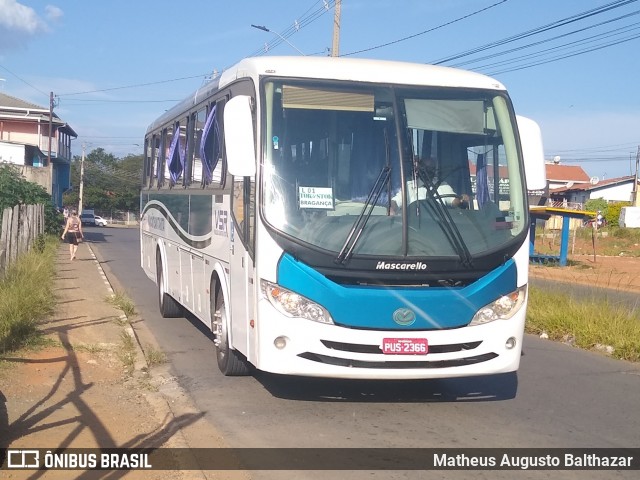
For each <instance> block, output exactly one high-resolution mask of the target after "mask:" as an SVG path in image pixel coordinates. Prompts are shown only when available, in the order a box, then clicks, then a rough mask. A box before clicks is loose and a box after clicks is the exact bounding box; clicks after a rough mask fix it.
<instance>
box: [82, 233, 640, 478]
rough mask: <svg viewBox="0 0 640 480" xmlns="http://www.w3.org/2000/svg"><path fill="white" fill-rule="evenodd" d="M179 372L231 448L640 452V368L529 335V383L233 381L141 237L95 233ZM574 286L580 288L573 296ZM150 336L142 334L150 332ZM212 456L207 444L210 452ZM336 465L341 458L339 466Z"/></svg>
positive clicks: (503, 378) (584, 474) (383, 474)
mask: <svg viewBox="0 0 640 480" xmlns="http://www.w3.org/2000/svg"><path fill="white" fill-rule="evenodd" d="M85 233H86V238H87V239H88V240H89V241H91V242H92V246H93V248H95V249H96V250H97V251H98V253H99V255H100V256H101V257H102V258H104V259H105V266H106V267H107V272H111V274H113V275H115V277H117V279H118V282H119V283H120V284H121V285H123V287H124V289H125V291H126V293H127V294H128V295H129V297H130V298H131V299H132V300H133V301H134V302H135V304H136V308H137V310H138V312H139V313H140V315H141V317H142V319H143V321H144V324H145V326H146V327H147V328H148V329H150V330H151V331H152V332H153V335H154V336H155V338H156V340H157V342H158V344H159V346H160V348H161V349H162V350H163V351H164V352H165V354H166V355H167V357H168V360H169V362H170V366H171V370H172V373H173V375H175V376H176V378H177V379H178V381H179V383H180V385H181V386H182V388H183V389H184V390H185V391H186V392H187V393H188V395H189V397H190V398H191V400H192V401H193V403H194V404H195V405H196V406H197V408H198V409H199V410H201V411H202V412H204V413H205V415H206V418H207V420H209V421H210V422H211V423H212V424H214V425H215V426H216V427H217V428H218V429H219V431H221V432H222V433H223V435H224V438H225V440H226V442H227V443H228V444H229V446H231V447H310V448H328V447H337V448H357V447H370V448H371V447H376V448H378V447H379V448H391V447H393V448H397V449H409V448H416V447H420V448H432V447H437V448H446V447H452V448H477V447H495V448H507V447H539V448H553V447H563V448H566V447H575V448H578V447H585V448H599V447H603V448H604V447H621V448H631V447H634V448H638V447H640V414H639V413H638V399H640V367H638V366H637V365H634V364H631V363H627V362H622V361H617V360H613V359H610V358H607V357H605V356H602V355H600V354H596V353H591V352H585V351H581V350H578V349H576V348H572V347H569V346H567V345H563V344H559V343H553V342H550V341H548V340H540V339H538V338H536V337H534V336H526V338H525V345H524V357H523V359H522V362H521V367H520V371H519V372H518V373H517V374H509V375H500V376H493V377H480V378H470V379H455V380H434V381H384V382H372V381H352V380H351V381H336V380H324V379H306V378H299V377H278V376H274V375H269V374H264V373H259V372H258V373H256V374H255V375H254V376H250V377H224V376H223V375H221V374H220V373H219V371H218V369H217V366H216V362H215V354H214V347H213V344H212V342H211V339H210V336H209V335H207V332H205V331H204V330H203V329H202V328H200V325H199V322H198V321H197V320H195V319H192V320H189V319H163V318H161V317H160V315H159V313H158V308H157V297H156V295H157V294H156V287H155V284H154V283H153V282H151V281H150V280H148V279H147V277H146V275H145V274H144V272H143V271H142V269H141V268H140V266H139V265H140V261H139V234H138V231H137V229H124V228H102V229H98V228H87V229H86V232H85ZM567 288H568V287H567ZM138 328H140V327H138ZM201 446H202V447H206V445H201ZM327 462H330V459H327ZM337 473H339V475H337V476H336V472H334V473H331V472H327V471H324V472H323V471H319V472H253V473H252V476H253V478H265V479H271V478H274V479H275V478H384V479H388V478H452V479H465V478H487V479H488V478H492V479H503V478H504V479H510V478H514V477H517V478H533V479H538V478H540V479H541V478H554V479H565V478H566V479H578V478H580V479H590V478H593V479H601V478H634V479H635V478H637V471H636V472H632V471H626V472H603V471H600V472H598V471H575V470H574V471H554V472H549V471H531V470H528V471H520V472H518V474H514V472H513V471H495V470H494V471H473V472H469V471H426V472H424V471H422V472H420V471H377V472H364V471H351V472H346V471H341V472H337Z"/></svg>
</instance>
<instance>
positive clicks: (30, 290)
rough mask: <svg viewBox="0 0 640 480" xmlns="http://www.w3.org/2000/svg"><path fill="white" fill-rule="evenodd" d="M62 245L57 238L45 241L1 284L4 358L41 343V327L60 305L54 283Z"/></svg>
mask: <svg viewBox="0 0 640 480" xmlns="http://www.w3.org/2000/svg"><path fill="white" fill-rule="evenodd" d="M59 243H60V242H59V240H58V239H57V238H56V237H53V236H47V237H45V238H44V240H41V241H40V244H39V248H32V249H31V250H30V251H29V252H27V253H25V254H24V255H22V256H21V257H20V258H18V259H17V260H16V262H15V263H14V264H13V265H11V266H10V267H9V268H8V269H7V271H6V272H5V276H4V277H3V278H2V279H1V280H0V354H4V353H6V352H9V351H15V350H17V349H19V348H22V347H27V346H29V345H31V344H33V343H37V342H39V340H38V338H37V337H38V336H39V334H38V330H37V326H38V324H39V323H40V322H41V321H42V320H44V319H45V318H46V317H47V316H48V315H50V314H51V313H52V312H53V309H54V307H55V304H56V300H55V295H54V293H53V279H54V275H55V254H56V251H57V248H58V245H59Z"/></svg>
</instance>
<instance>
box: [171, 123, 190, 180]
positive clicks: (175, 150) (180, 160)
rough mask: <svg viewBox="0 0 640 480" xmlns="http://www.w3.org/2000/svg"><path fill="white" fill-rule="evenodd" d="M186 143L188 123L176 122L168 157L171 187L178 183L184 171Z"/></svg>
mask: <svg viewBox="0 0 640 480" xmlns="http://www.w3.org/2000/svg"><path fill="white" fill-rule="evenodd" d="M185 143H186V121H185V120H183V121H182V122H176V124H175V129H174V131H173V139H172V141H171V145H170V147H169V153H168V155H167V169H168V170H169V180H170V185H171V186H173V185H175V184H176V183H178V180H179V179H180V177H181V176H182V172H183V171H184V161H185V160H184V157H185V147H186V145H185Z"/></svg>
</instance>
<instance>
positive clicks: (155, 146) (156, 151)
mask: <svg viewBox="0 0 640 480" xmlns="http://www.w3.org/2000/svg"><path fill="white" fill-rule="evenodd" d="M151 149H152V151H151V179H150V181H149V186H150V187H153V186H154V185H157V183H158V170H159V168H160V136H159V135H158V134H157V133H156V134H154V135H153V142H152V147H151Z"/></svg>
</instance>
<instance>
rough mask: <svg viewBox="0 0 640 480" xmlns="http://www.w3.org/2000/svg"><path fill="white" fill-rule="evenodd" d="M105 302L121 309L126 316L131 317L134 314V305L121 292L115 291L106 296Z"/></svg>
mask: <svg viewBox="0 0 640 480" xmlns="http://www.w3.org/2000/svg"><path fill="white" fill-rule="evenodd" d="M106 302H107V303H110V304H111V305H113V306H114V307H116V308H119V309H120V310H122V311H123V312H124V314H125V315H126V316H127V317H132V316H133V315H135V314H136V305H135V304H134V303H133V301H132V300H131V299H130V298H129V297H128V296H127V295H126V294H124V293H122V292H115V293H114V294H113V295H111V296H108V297H107V298H106Z"/></svg>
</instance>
